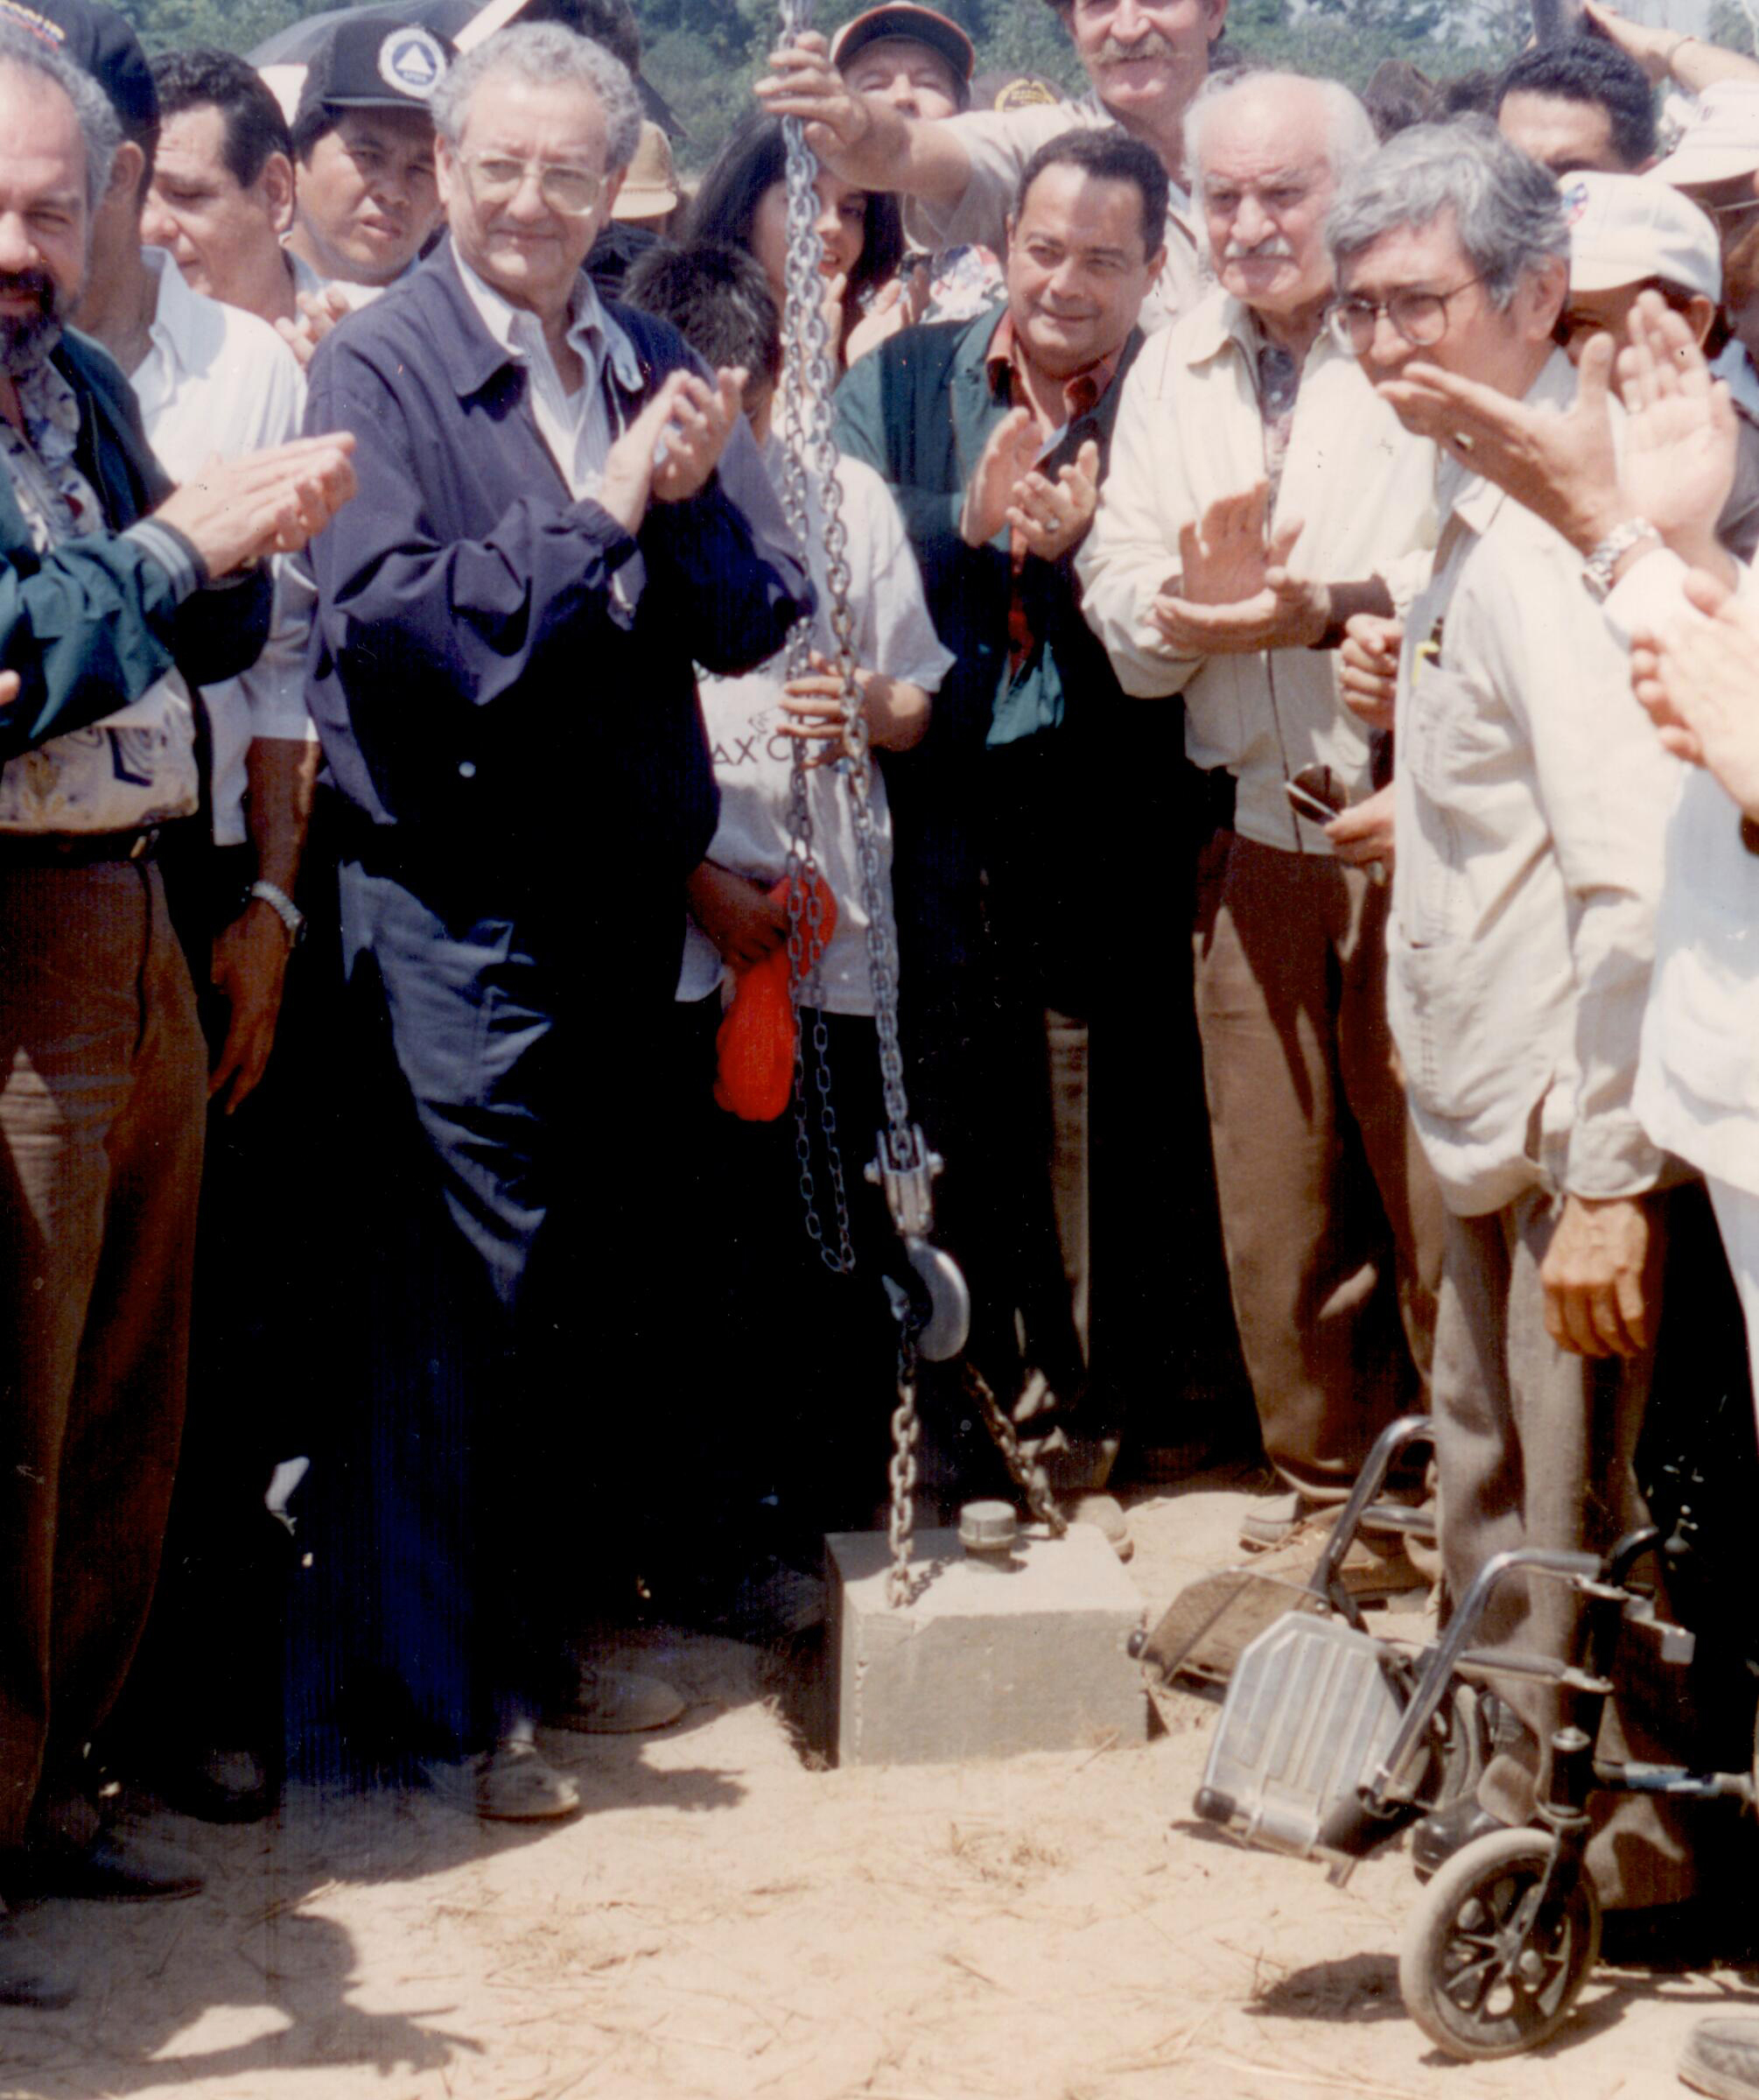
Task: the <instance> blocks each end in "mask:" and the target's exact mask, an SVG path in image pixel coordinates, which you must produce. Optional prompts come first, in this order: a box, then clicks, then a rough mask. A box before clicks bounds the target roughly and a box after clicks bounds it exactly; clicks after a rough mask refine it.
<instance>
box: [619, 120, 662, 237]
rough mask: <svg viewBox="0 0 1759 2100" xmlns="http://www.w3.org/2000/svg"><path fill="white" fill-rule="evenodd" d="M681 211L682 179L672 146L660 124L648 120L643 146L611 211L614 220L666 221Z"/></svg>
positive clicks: (637, 153) (638, 147)
mask: <svg viewBox="0 0 1759 2100" xmlns="http://www.w3.org/2000/svg"><path fill="white" fill-rule="evenodd" d="M677 207H678V178H677V175H676V172H675V171H674V169H673V166H672V142H671V140H670V139H669V138H668V137H666V135H665V133H664V132H663V131H662V130H661V129H660V127H659V126H658V124H655V123H648V122H647V121H646V120H645V119H644V120H643V122H642V124H641V144H640V145H638V146H637V147H636V148H635V158H634V159H633V160H632V161H631V162H630V163H629V172H628V173H627V175H626V176H625V177H624V178H623V186H622V188H621V189H620V190H619V191H618V193H617V201H616V203H615V204H613V206H612V207H611V216H612V217H613V219H662V218H664V217H665V215H666V214H667V213H668V212H671V211H676V209H677Z"/></svg>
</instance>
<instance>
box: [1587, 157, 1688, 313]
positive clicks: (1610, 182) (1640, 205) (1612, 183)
mask: <svg viewBox="0 0 1759 2100" xmlns="http://www.w3.org/2000/svg"><path fill="white" fill-rule="evenodd" d="M1563 193H1564V215H1565V217H1566V219H1568V221H1569V222H1570V290H1571V291H1617V290H1618V289H1619V288H1620V287H1621V286H1622V285H1625V284H1642V283H1643V281H1644V280H1645V279H1646V278H1649V277H1658V278H1660V280H1661V282H1662V283H1663V284H1671V285H1672V286H1674V287H1675V288H1676V289H1677V290H1678V291H1695V292H1701V293H1702V294H1703V296H1704V297H1705V298H1707V299H1712V300H1714V301H1715V302H1716V303H1717V304H1718V305H1719V306H1720V304H1721V300H1722V249H1721V246H1720V242H1718V240H1717V237H1716V228H1715V227H1714V226H1713V225H1712V224H1711V222H1710V220H1709V218H1708V217H1707V216H1706V214H1704V213H1703V212H1701V211H1699V208H1698V207H1697V206H1696V205H1695V204H1694V203H1693V202H1692V200H1691V199H1690V198H1689V197H1686V196H1684V195H1682V194H1681V193H1680V192H1679V191H1678V190H1677V189H1673V188H1671V186H1669V185H1668V184H1667V183H1665V182H1657V180H1656V179H1655V178H1654V177H1653V176H1652V175H1602V174H1597V173H1594V172H1589V171H1587V170H1584V171H1583V172H1581V173H1580V174H1573V175H1566V177H1565V178H1564V181H1563Z"/></svg>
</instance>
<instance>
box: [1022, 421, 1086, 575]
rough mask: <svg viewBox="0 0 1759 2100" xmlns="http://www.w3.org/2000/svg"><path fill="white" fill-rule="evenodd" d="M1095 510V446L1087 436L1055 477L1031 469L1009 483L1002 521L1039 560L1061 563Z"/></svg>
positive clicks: (1080, 536)
mask: <svg viewBox="0 0 1759 2100" xmlns="http://www.w3.org/2000/svg"><path fill="white" fill-rule="evenodd" d="M1098 508H1099V446H1098V445H1097V443H1096V442H1095V441H1094V439H1091V438H1090V439H1088V440H1087V442H1086V443H1085V444H1084V445H1083V446H1082V448H1081V450H1080V451H1079V452H1078V453H1076V456H1075V458H1074V459H1073V460H1071V461H1070V462H1069V464H1068V465H1067V466H1065V467H1059V468H1058V469H1057V476H1056V479H1055V481H1051V480H1050V479H1049V478H1048V476H1047V475H1045V474H1040V473H1039V472H1038V471H1037V469H1036V468H1034V470H1033V471H1032V472H1031V473H1029V474H1025V475H1023V476H1022V478H1021V479H1020V481H1017V482H1015V484H1014V492H1013V501H1012V502H1010V503H1009V505H1008V511H1007V520H1008V523H1009V524H1011V525H1012V526H1013V529H1014V530H1015V531H1016V532H1018V533H1019V534H1020V537H1021V539H1022V540H1023V541H1024V542H1025V543H1026V549H1027V553H1028V554H1036V555H1037V556H1038V558H1039V559H1040V560H1041V561H1061V560H1062V558H1063V556H1064V555H1065V554H1067V553H1068V552H1069V549H1070V548H1071V547H1073V546H1075V545H1076V544H1077V542H1079V541H1080V540H1081V539H1082V538H1083V537H1085V535H1086V532H1087V529H1088V527H1089V526H1090V524H1091V523H1093V514H1094V512H1095V511H1096V510H1097V509H1098Z"/></svg>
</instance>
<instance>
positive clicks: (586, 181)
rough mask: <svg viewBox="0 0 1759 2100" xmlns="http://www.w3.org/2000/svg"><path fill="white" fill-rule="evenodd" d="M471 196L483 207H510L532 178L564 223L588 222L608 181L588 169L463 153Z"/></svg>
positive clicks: (544, 199) (547, 202)
mask: <svg viewBox="0 0 1759 2100" xmlns="http://www.w3.org/2000/svg"><path fill="white" fill-rule="evenodd" d="M459 161H460V162H461V163H462V165H463V167H464V171H465V173H466V176H467V177H468V178H469V180H470V187H471V194H472V195H473V197H474V198H475V199H476V200H477V202H478V203H479V204H487V205H500V204H510V203H511V202H512V201H513V200H514V199H515V197H516V196H517V195H518V194H519V192H520V188H521V186H522V184H523V183H524V180H525V178H526V177H527V176H528V175H532V176H535V177H536V180H537V193H538V195H539V196H540V197H542V198H543V201H544V202H545V204H547V205H548V206H549V207H550V210H551V211H553V212H559V213H560V214H562V216H563V217H564V219H584V218H585V216H586V214H587V213H588V212H590V211H591V210H592V207H593V206H594V205H595V204H597V203H598V201H599V198H600V197H602V196H603V195H604V193H605V178H604V177H603V176H602V175H595V174H593V173H592V171H591V170H590V169H588V168H570V167H563V166H560V165H557V163H556V162H554V161H549V160H514V159H511V158H508V157H505V156H503V155H501V154H499V153H460V154H459Z"/></svg>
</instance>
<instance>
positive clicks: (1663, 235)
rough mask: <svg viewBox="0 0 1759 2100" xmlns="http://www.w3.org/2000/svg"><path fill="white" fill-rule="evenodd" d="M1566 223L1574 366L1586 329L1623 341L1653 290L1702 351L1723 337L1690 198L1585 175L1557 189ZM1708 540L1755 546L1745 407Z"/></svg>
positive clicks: (1716, 269)
mask: <svg viewBox="0 0 1759 2100" xmlns="http://www.w3.org/2000/svg"><path fill="white" fill-rule="evenodd" d="M1563 193H1564V212H1565V215H1566V217H1567V219H1568V220H1569V223H1570V289H1569V294H1568V297H1567V298H1566V299H1565V301H1564V310H1563V313H1561V314H1560V315H1559V320H1558V340H1559V341H1560V342H1561V343H1562V344H1563V346H1564V349H1565V351H1566V354H1567V355H1568V357H1569V360H1570V362H1571V363H1572V364H1575V363H1577V362H1580V357H1581V354H1582V348H1583V346H1584V345H1585V344H1586V343H1587V340H1588V338H1589V337H1590V336H1591V335H1594V334H1597V333H1598V332H1599V331H1601V329H1604V330H1605V331H1606V332H1607V333H1608V334H1609V335H1611V336H1613V337H1614V338H1615V340H1616V341H1619V342H1623V341H1625V323H1626V321H1627V320H1628V319H1629V314H1630V311H1631V308H1632V307H1633V306H1636V302H1637V296H1638V294H1639V293H1641V292H1644V291H1658V292H1659V293H1660V294H1661V296H1662V298H1664V299H1665V300H1666V301H1667V303H1668V305H1669V306H1671V307H1672V308H1673V310H1674V311H1675V312H1676V313H1678V314H1679V315H1681V316H1682V317H1683V318H1684V320H1685V322H1686V324H1687V326H1688V327H1690V328H1691V329H1692V334H1694V335H1695V336H1696V337H1697V338H1698V341H1699V347H1700V348H1706V347H1707V348H1714V347H1715V346H1714V344H1713V341H1711V338H1712V334H1713V331H1714V332H1715V333H1716V334H1724V333H1725V331H1724V329H1723V327H1722V324H1721V321H1720V308H1721V305H1722V257H1721V255H1720V249H1719V247H1718V243H1717V238H1716V228H1714V227H1713V225H1712V224H1711V222H1710V221H1709V220H1708V219H1707V218H1706V216H1705V214H1704V213H1702V212H1701V211H1699V208H1698V207H1697V206H1696V205H1695V204H1694V203H1692V200H1691V199H1690V198H1689V197H1686V196H1685V195H1684V194H1683V193H1681V192H1680V191H1678V190H1677V189H1674V188H1672V187H1671V186H1670V185H1668V184H1667V183H1664V182H1657V181H1656V180H1655V179H1654V178H1653V176H1645V175H1608V174H1600V173H1596V172H1588V171H1584V172H1582V173H1580V174H1577V175H1572V176H1570V177H1568V178H1567V179H1566V181H1565V183H1564V185H1563ZM1716 537H1717V538H1718V539H1720V541H1721V543H1722V544H1723V545H1724V546H1725V547H1727V549H1728V551H1730V552H1731V553H1732V554H1734V555H1736V556H1738V557H1739V558H1740V559H1741V560H1742V561H1751V560H1752V558H1753V555H1754V551H1755V547H1759V425H1755V423H1754V422H1753V421H1752V420H1751V418H1749V417H1748V415H1747V414H1746V413H1745V412H1744V411H1743V412H1742V413H1741V418H1740V450H1739V453H1738V454H1737V457H1736V462H1735V472H1734V488H1733V489H1732V490H1731V491H1730V493H1729V497H1728V501H1727V503H1725V504H1724V506H1723V508H1722V511H1721V514H1720V516H1719V517H1718V519H1717V521H1716Z"/></svg>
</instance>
